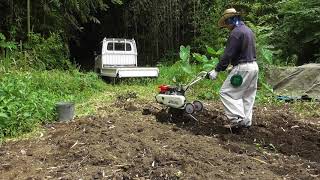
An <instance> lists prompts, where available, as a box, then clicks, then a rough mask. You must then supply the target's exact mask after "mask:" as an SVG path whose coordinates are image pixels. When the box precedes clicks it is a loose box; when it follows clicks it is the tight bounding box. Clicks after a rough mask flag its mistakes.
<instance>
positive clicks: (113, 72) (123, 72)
mask: <svg viewBox="0 0 320 180" xmlns="http://www.w3.org/2000/svg"><path fill="white" fill-rule="evenodd" d="M101 75H102V76H107V77H115V78H126V77H158V75H159V69H158V68H153V67H104V68H103V69H101Z"/></svg>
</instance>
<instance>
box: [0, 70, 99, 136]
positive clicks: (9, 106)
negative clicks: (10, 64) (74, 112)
mask: <svg viewBox="0 0 320 180" xmlns="http://www.w3.org/2000/svg"><path fill="white" fill-rule="evenodd" d="M103 88H104V83H103V82H102V81H101V80H100V79H99V78H98V77H97V76H96V75H95V74H93V73H89V74H83V73H79V72H78V71H76V70H74V71H68V72H66V71H41V72H40V71H32V72H19V71H11V72H6V73H3V74H2V75H1V76H0V138H1V137H8V136H9V137H12V136H17V135H21V134H22V133H27V132H31V131H33V129H34V128H36V127H37V125H39V124H43V123H48V122H52V121H54V120H55V119H56V118H55V104H56V103H58V102H61V101H69V102H75V103H80V102H83V101H85V100H86V99H88V98H89V97H90V96H91V95H92V94H94V93H97V92H99V91H102V90H103Z"/></svg>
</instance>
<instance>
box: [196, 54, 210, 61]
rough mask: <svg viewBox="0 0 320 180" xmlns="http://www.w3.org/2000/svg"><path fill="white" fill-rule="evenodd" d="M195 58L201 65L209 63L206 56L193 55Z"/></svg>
mask: <svg viewBox="0 0 320 180" xmlns="http://www.w3.org/2000/svg"><path fill="white" fill-rule="evenodd" d="M193 57H194V58H195V59H196V60H197V61H198V62H201V63H207V62H208V58H207V56H205V55H201V54H199V53H193Z"/></svg>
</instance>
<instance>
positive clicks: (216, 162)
mask: <svg viewBox="0 0 320 180" xmlns="http://www.w3.org/2000/svg"><path fill="white" fill-rule="evenodd" d="M126 102H128V103H131V102H130V101H127V100H126V101H122V100H121V103H122V104H121V106H119V108H118V109H111V108H110V104H106V105H104V106H102V107H100V108H99V114H97V115H95V116H90V117H85V118H80V119H77V120H76V121H74V122H70V123H68V124H61V123H55V124H51V125H47V126H46V127H45V128H46V133H45V134H43V135H41V136H39V137H38V138H34V139H30V140H23V141H11V142H7V143H4V144H2V145H1V146H0V174H1V177H0V179H1V178H2V179H250V178H254V179H283V178H286V179H290V178H292V179H317V178H319V177H320V176H319V175H320V128H319V123H320V119H316V118H314V119H308V123H306V122H303V121H301V119H299V118H298V117H297V116H295V114H293V112H292V110H291V109H290V108H288V107H271V108H269V107H258V108H256V109H255V117H254V126H253V127H252V128H250V129H244V130H240V131H237V132H233V133H231V132H230V130H228V129H224V128H223V127H222V123H223V122H224V120H225V117H224V116H223V110H222V105H221V104H215V103H210V104H208V103H206V104H205V107H206V109H205V110H204V111H203V112H201V113H199V114H197V115H196V117H197V119H198V120H199V121H195V120H194V119H192V118H190V117H188V116H185V115H183V116H181V117H180V118H179V119H173V118H172V117H171V116H170V115H168V113H166V112H165V111H162V110H161V107H159V106H158V105H157V104H153V103H148V102H138V100H135V103H134V104H135V109H130V110H128V109H127V110H126V107H127V106H126V105H125V104H126ZM116 104H119V103H116ZM113 105H114V104H113ZM146 112H148V113H146ZM142 114H145V115H142ZM310 122H312V123H310Z"/></svg>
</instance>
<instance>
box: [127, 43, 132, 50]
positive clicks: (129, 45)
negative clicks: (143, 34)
mask: <svg viewBox="0 0 320 180" xmlns="http://www.w3.org/2000/svg"><path fill="white" fill-rule="evenodd" d="M126 49H127V51H131V50H132V48H131V44H129V43H126Z"/></svg>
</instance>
